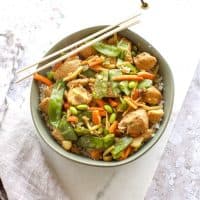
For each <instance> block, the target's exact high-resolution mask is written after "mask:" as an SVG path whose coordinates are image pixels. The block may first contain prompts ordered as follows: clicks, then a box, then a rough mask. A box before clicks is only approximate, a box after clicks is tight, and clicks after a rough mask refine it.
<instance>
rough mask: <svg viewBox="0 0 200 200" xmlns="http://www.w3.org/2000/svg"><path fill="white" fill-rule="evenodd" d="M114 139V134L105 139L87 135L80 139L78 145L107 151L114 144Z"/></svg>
mask: <svg viewBox="0 0 200 200" xmlns="http://www.w3.org/2000/svg"><path fill="white" fill-rule="evenodd" d="M114 138H115V136H114V134H108V135H106V136H104V137H96V136H91V135H85V136H81V137H80V138H79V140H78V143H77V144H78V146H81V147H83V148H93V149H106V148H108V147H109V146H111V145H112V144H113V143H114Z"/></svg>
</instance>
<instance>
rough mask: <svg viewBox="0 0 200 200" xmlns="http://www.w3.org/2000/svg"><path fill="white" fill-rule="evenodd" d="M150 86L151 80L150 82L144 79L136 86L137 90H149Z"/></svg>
mask: <svg viewBox="0 0 200 200" xmlns="http://www.w3.org/2000/svg"><path fill="white" fill-rule="evenodd" d="M152 84H153V82H152V80H150V79H144V80H143V81H141V82H140V83H139V84H138V88H139V89H144V88H149V87H151V86H152Z"/></svg>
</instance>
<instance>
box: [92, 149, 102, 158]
mask: <svg viewBox="0 0 200 200" xmlns="http://www.w3.org/2000/svg"><path fill="white" fill-rule="evenodd" d="M89 154H90V157H91V158H92V159H93V160H100V158H101V157H102V152H101V151H100V150H98V149H93V150H90V151H89Z"/></svg>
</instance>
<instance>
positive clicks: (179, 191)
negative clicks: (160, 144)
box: [145, 64, 200, 200]
mask: <svg viewBox="0 0 200 200" xmlns="http://www.w3.org/2000/svg"><path fill="white" fill-rule="evenodd" d="M199 91H200V64H199V65H198V68H197V69H196V72H195V76H194V79H193V81H192V83H191V86H190V88H189V90H188V92H187V96H186V98H185V101H184V103H183V106H182V108H181V111H180V113H179V115H178V117H177V120H176V123H175V126H174V128H173V131H172V133H171V136H170V138H169V141H168V143H167V146H166V148H165V152H164V154H163V156H162V159H161V161H160V163H159V165H158V168H157V170H156V173H155V175H154V178H153V181H152V184H151V186H150V187H149V190H148V192H147V195H146V198H145V199H146V200H149V199H150V200H159V199H170V200H179V199H180V200H182V199H188V200H198V199H200V189H199V186H200V159H199V158H200V135H199V133H200V93H199Z"/></svg>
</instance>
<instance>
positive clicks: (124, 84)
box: [119, 81, 131, 95]
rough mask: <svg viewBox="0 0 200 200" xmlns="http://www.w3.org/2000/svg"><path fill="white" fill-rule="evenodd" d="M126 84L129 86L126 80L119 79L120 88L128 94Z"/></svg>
mask: <svg viewBox="0 0 200 200" xmlns="http://www.w3.org/2000/svg"><path fill="white" fill-rule="evenodd" d="M128 86H129V84H128V81H121V82H120V83H119V87H120V90H121V91H122V92H123V93H124V94H126V95H129V94H130V93H131V91H130V90H129V87H128Z"/></svg>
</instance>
